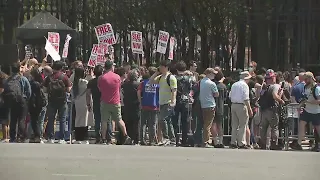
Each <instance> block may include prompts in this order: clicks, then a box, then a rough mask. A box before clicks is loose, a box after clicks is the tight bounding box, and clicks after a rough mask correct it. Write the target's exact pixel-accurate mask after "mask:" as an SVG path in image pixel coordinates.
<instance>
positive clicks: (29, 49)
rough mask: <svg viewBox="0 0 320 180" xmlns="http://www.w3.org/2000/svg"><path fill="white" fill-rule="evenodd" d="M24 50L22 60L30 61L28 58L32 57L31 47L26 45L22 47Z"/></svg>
mask: <svg viewBox="0 0 320 180" xmlns="http://www.w3.org/2000/svg"><path fill="white" fill-rule="evenodd" d="M24 50H25V56H24V59H30V57H31V56H32V47H31V45H26V46H25V47H24Z"/></svg>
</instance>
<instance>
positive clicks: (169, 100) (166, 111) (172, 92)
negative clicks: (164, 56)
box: [149, 61, 177, 145]
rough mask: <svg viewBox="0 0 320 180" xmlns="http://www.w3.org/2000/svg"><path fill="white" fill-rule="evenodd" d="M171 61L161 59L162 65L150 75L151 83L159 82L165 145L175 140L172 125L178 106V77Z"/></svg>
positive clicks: (161, 120)
mask: <svg viewBox="0 0 320 180" xmlns="http://www.w3.org/2000/svg"><path fill="white" fill-rule="evenodd" d="M169 65H170V62H169V61H161V63H160V67H159V69H158V71H157V72H155V73H154V74H153V75H152V76H151V77H150V81H149V82H150V84H159V105H160V115H159V120H160V122H161V126H162V127H161V129H162V135H163V142H162V144H163V145H169V144H170V143H171V141H175V135H174V130H173V125H172V116H173V115H174V107H175V106H176V96H177V79H176V78H175V77H174V76H173V75H172V74H171V73H170V71H169Z"/></svg>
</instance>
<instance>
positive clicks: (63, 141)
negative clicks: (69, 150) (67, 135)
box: [58, 139, 66, 144]
mask: <svg viewBox="0 0 320 180" xmlns="http://www.w3.org/2000/svg"><path fill="white" fill-rule="evenodd" d="M58 144H66V141H65V140H62V139H60V140H59V141H58Z"/></svg>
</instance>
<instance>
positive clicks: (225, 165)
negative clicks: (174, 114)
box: [0, 144, 320, 180]
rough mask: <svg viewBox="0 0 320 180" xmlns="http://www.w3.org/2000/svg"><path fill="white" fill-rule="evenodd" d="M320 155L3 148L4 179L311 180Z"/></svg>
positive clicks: (319, 172)
mask: <svg viewBox="0 0 320 180" xmlns="http://www.w3.org/2000/svg"><path fill="white" fill-rule="evenodd" d="M319 167H320V153H313V152H283V151H282V152H280V151H279V152H276V151H260V150H232V149H204V148H182V147H181V148H177V147H139V146H103V145H68V144H66V145H58V144H52V145H49V144H0V180H74V179H77V180H82V179H84V180H206V179H210V180H212V179H223V180H229V179H230V180H251V179H254V180H270V179H272V180H277V179H279V180H287V179H288V180H311V179H319V177H320V169H319Z"/></svg>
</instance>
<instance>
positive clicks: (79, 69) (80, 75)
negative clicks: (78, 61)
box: [72, 67, 85, 97]
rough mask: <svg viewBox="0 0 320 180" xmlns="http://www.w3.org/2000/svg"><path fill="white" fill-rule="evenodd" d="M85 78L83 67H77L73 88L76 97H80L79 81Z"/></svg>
mask: <svg viewBox="0 0 320 180" xmlns="http://www.w3.org/2000/svg"><path fill="white" fill-rule="evenodd" d="M83 78H85V70H84V68H83V67H76V68H75V70H74V79H73V88H72V92H73V95H74V97H77V96H78V95H79V80H80V79H83Z"/></svg>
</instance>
